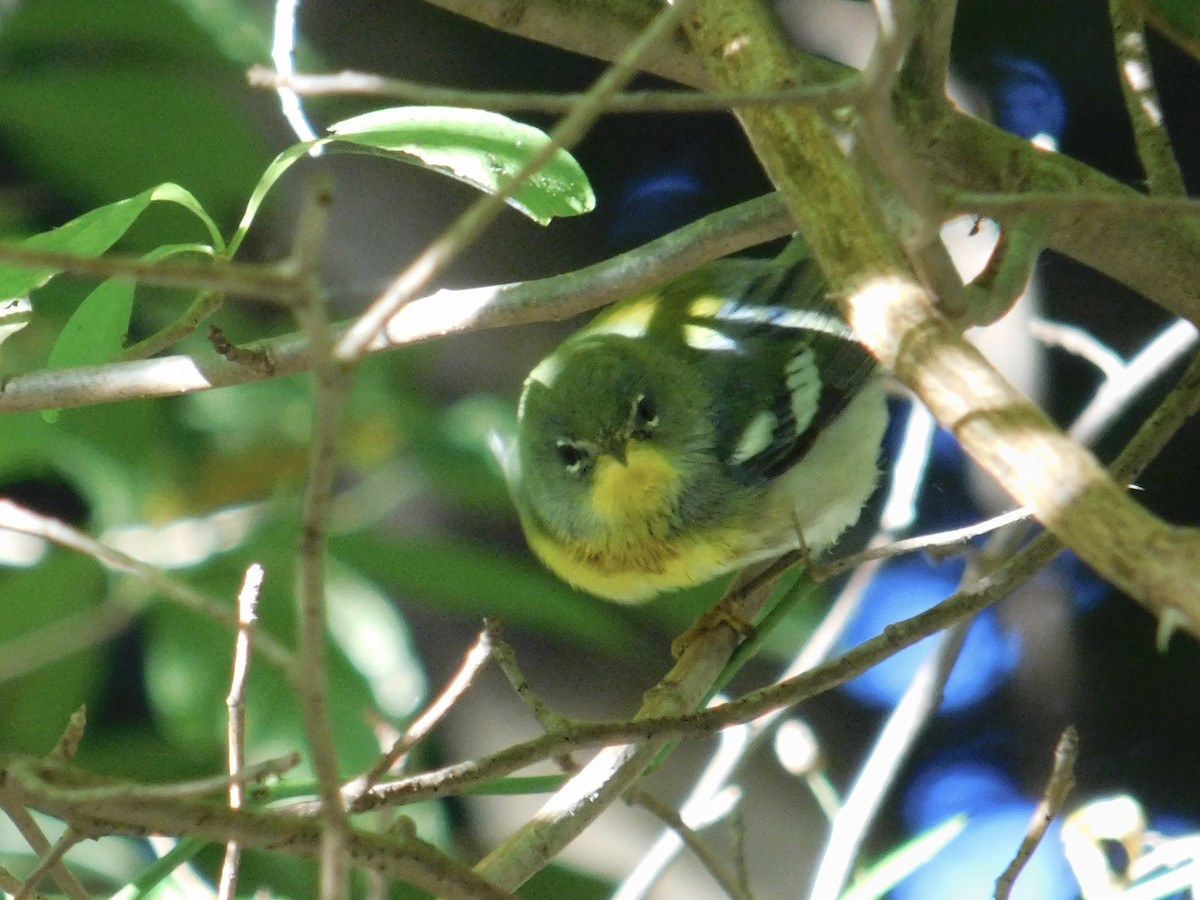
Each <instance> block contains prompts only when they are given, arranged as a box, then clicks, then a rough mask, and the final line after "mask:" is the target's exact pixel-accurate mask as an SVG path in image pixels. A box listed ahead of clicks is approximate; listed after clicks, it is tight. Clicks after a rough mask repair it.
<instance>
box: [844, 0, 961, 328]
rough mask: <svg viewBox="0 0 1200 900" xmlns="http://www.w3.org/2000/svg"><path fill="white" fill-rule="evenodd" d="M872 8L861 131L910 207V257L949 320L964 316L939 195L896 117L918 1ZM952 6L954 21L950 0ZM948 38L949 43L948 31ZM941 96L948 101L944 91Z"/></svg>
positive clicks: (905, 230)
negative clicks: (873, 31) (874, 21)
mask: <svg viewBox="0 0 1200 900" xmlns="http://www.w3.org/2000/svg"><path fill="white" fill-rule="evenodd" d="M945 5H946V3H935V4H933V6H934V7H941V6H945ZM874 6H875V11H876V15H877V16H878V18H879V36H878V38H877V40H876V42H875V49H874V50H873V51H872V53H871V58H870V60H869V61H868V63H867V67H866V69H865V70H864V71H863V92H862V98H861V99H860V100H859V102H858V104H857V105H856V109H857V111H858V114H859V129H860V131H861V133H862V136H863V140H864V143H865V145H866V148H867V151H868V153H869V154H870V157H871V160H872V161H873V162H874V164H875V165H876V166H877V167H878V168H879V171H880V172H881V173H883V175H884V177H885V178H886V179H887V182H888V186H889V187H890V188H891V189H893V190H894V191H895V192H896V193H897V194H898V195H899V197H900V199H901V200H903V202H904V205H905V206H906V207H907V209H906V210H905V211H903V212H901V213H900V214H899V217H900V223H899V228H898V229H897V231H898V233H899V235H900V240H901V242H902V244H903V245H904V249H905V251H906V252H907V254H908V258H909V261H910V262H911V264H912V266H913V268H914V269H915V271H916V273H917V275H918V276H919V277H920V279H921V281H922V282H923V283H924V284H925V285H927V286H928V287H929V289H930V290H931V291H932V292H933V294H934V296H935V297H936V298H937V303H938V306H939V309H941V310H942V311H943V312H944V313H945V314H946V315H947V316H948V317H950V318H951V319H956V320H958V319H965V318H966V317H967V314H968V312H969V310H968V309H967V306H966V300H965V298H964V295H963V285H962V280H961V279H960V278H959V275H958V270H957V269H956V268H955V266H954V262H953V261H952V260H951V259H950V254H949V252H948V251H947V250H946V246H945V245H944V244H943V243H942V240H941V235H940V229H941V224H942V220H941V216H940V211H939V210H938V209H937V203H936V196H935V194H934V192H933V191H931V190H929V180H928V178H927V177H926V176H925V174H924V173H923V172H922V170H921V167H920V166H918V165H917V162H916V159H915V157H914V156H913V154H912V153H911V152H910V151H909V149H908V147H907V144H906V138H905V136H904V134H903V133H902V132H901V130H900V127H899V125H898V123H897V122H896V120H895V112H894V101H893V93H894V90H895V88H896V84H897V81H898V79H899V78H900V69H899V66H900V63H901V62H902V61H903V60H904V59H906V58H907V57H908V54H909V49H910V47H911V46H912V44H913V42H914V41H915V40H916V39H917V37H918V35H919V34H920V33H921V23H920V22H919V21H918V20H917V16H916V12H917V9H916V4H912V3H910V2H909V0H874ZM950 6H951V22H952V20H953V3H952V2H951V3H950ZM931 15H933V16H935V17H936V15H937V14H936V13H931ZM946 40H947V44H948V40H949V38H948V35H947V36H946ZM947 53H948V48H947ZM939 99H941V100H942V101H943V102H945V93H944V90H943V91H942V92H941V94H940V95H939Z"/></svg>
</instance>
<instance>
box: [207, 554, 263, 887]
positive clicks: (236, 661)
mask: <svg viewBox="0 0 1200 900" xmlns="http://www.w3.org/2000/svg"><path fill="white" fill-rule="evenodd" d="M262 581H263V567H262V566H261V565H259V564H258V563H252V564H251V565H250V566H249V567H248V568H247V569H246V574H245V576H244V578H243V579H242V589H241V590H240V591H238V600H237V609H238V633H237V640H236V642H235V643H234V652H233V675H232V677H231V678H230V681H229V696H227V697H226V698H225V707H226V710H227V719H226V721H227V725H226V743H227V745H228V762H229V775H230V777H232V778H237V776H239V775H240V774H241V772H242V769H244V768H245V765H246V689H247V687H248V686H249V684H250V659H251V656H252V653H253V650H254V633H255V628H254V623H255V621H256V620H257V618H258V610H257V607H258V598H259V595H260V594H261V592H262ZM245 800H246V791H245V786H244V785H243V784H241V783H240V782H238V781H234V782H231V783H230V785H229V808H230V809H241V807H242V804H243V803H245ZM241 858H242V847H241V845H240V844H239V843H238V842H237V841H230V842H229V843H228V844H226V845H225V860H224V862H223V863H222V865H221V877H220V880H219V881H218V892H217V896H218V897H219V898H220V900H233V897H234V895H235V893H236V891H237V879H238V870H239V868H240V867H241Z"/></svg>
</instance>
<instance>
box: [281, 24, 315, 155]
mask: <svg viewBox="0 0 1200 900" xmlns="http://www.w3.org/2000/svg"><path fill="white" fill-rule="evenodd" d="M299 8H300V0H275V22H274V27H273V28H272V39H271V62H273V63H274V64H275V69H276V71H278V72H279V73H280V75H282V76H283V77H284V78H287V77H288V76H290V75H291V74H292V72H293V68H294V61H293V58H292V55H293V53H294V52H295V50H296V33H297V32H296V13H297V12H298V11H299ZM276 92H277V93H278V94H279V108H280V111H281V112H282V113H283V117H284V118H285V119H287V122H288V124H289V125H291V126H292V131H293V132H294V133H295V135H296V137H297V138H299V139H300V140H301V141H312V140H315V139H316V137H317V133H316V131H314V130H313V127H312V125H310V124H309V121H308V117H307V116H305V114H304V105H303V104H302V103H301V102H300V98H299V97H298V96H297V95H296V92H295V91H293V90H292V89H291V88H289V87H287V86H286V85H281V86H279V87H277V88H276ZM313 149H314V151H315V152H314V155H315V153H316V152H320V148H313Z"/></svg>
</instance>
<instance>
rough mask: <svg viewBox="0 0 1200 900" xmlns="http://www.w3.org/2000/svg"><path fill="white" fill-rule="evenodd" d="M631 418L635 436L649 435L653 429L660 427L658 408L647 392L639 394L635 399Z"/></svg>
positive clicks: (643, 436)
mask: <svg viewBox="0 0 1200 900" xmlns="http://www.w3.org/2000/svg"><path fill="white" fill-rule="evenodd" d="M631 420H632V424H633V433H634V435H635V436H637V437H641V438H646V437H649V436H650V432H651V430H653V429H654V428H656V427H658V409H657V408H656V407H655V405H654V401H653V400H651V399H650V398H649V397H647V396H646V395H645V394H638V395H637V399H636V400H634V401H633V415H632V417H631Z"/></svg>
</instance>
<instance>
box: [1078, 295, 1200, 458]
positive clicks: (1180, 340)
mask: <svg viewBox="0 0 1200 900" xmlns="http://www.w3.org/2000/svg"><path fill="white" fill-rule="evenodd" d="M1198 341H1200V332H1198V331H1197V330H1196V326H1194V325H1192V323H1191V322H1188V321H1185V320H1183V319H1180V320H1178V321H1176V322H1173V323H1171V324H1170V325H1168V326H1166V327H1165V328H1163V330H1162V331H1160V332H1159V333H1158V334H1157V335H1155V336H1154V337H1153V338H1151V339H1150V340H1149V341H1147V343H1146V345H1145V346H1144V347H1143V348H1142V349H1141V350H1139V351H1138V352H1137V353H1136V354H1135V355H1134V356H1133V357H1132V358H1131V359H1130V360H1129V362H1128V363H1126V364H1125V366H1124V368H1123V370H1122V372H1121V375H1120V377H1118V378H1110V379H1108V380H1106V381H1105V382H1104V384H1102V385H1101V386H1100V389H1099V390H1098V391H1096V393H1095V395H1094V396H1093V397H1092V399H1091V400H1089V401H1088V404H1087V406H1086V407H1084V409H1083V412H1081V413H1080V414H1079V417H1078V418H1077V419H1076V420H1075V423H1074V424H1073V425H1072V426H1071V433H1072V435H1073V436H1075V438H1076V439H1077V440H1079V441H1082V442H1084V443H1092V442H1094V441H1095V440H1097V439H1098V438H1099V437H1100V435H1102V434H1103V433H1104V432H1105V430H1106V429H1107V428H1108V427H1109V426H1110V425H1111V424H1112V423H1113V421H1115V419H1116V414H1117V412H1118V411H1120V410H1122V409H1125V408H1126V407H1127V406H1128V404H1129V401H1130V400H1131V399H1133V398H1134V397H1136V396H1137V395H1138V394H1140V393H1141V392H1142V391H1144V390H1145V389H1146V387H1147V386H1148V385H1149V384H1150V383H1151V382H1153V381H1154V379H1156V378H1158V377H1160V376H1161V375H1162V374H1163V373H1164V372H1166V371H1167V370H1168V369H1169V368H1170V367H1171V366H1173V365H1175V363H1177V362H1178V361H1179V360H1180V359H1182V358H1183V357H1184V356H1185V355H1186V354H1188V353H1190V352H1191V351H1192V350H1193V349H1194V348H1195V347H1196V344H1197V342H1198Z"/></svg>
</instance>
